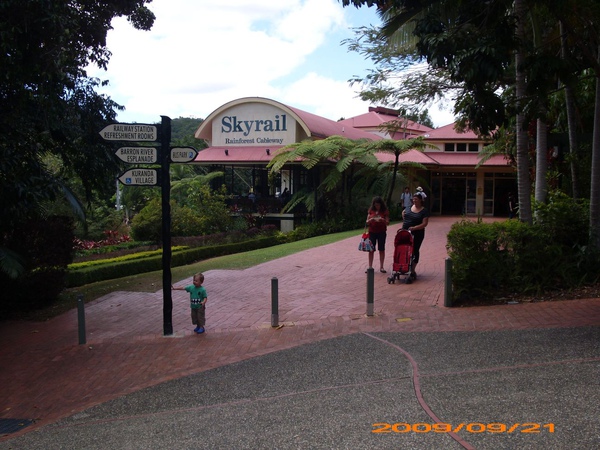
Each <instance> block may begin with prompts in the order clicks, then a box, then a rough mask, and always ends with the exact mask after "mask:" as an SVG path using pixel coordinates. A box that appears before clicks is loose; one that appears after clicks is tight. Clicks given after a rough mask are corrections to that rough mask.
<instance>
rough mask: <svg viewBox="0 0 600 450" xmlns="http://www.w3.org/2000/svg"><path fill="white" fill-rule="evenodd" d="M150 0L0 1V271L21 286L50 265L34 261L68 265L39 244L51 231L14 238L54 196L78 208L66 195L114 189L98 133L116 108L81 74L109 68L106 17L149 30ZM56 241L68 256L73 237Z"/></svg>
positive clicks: (108, 154)
mask: <svg viewBox="0 0 600 450" xmlns="http://www.w3.org/2000/svg"><path fill="white" fill-rule="evenodd" d="M150 1H151V0H104V1H97V0H73V1H68V2H65V1H48V0H3V1H2V2H0V67H1V68H2V70H1V76H0V130H2V132H1V133H0V193H1V195H0V217H2V219H1V221H0V273H4V274H7V275H10V276H11V277H15V276H16V274H19V273H21V279H20V280H17V281H20V282H21V283H24V284H23V286H27V285H28V284H29V283H30V282H32V281H31V280H32V278H31V277H32V276H37V275H36V274H39V273H40V269H39V267H38V266H36V264H38V265H41V266H48V267H50V266H51V264H49V263H47V262H45V261H41V260H39V258H38V259H35V258H33V259H32V258H31V255H33V254H36V255H38V256H39V257H41V256H48V257H49V258H50V259H54V262H55V265H54V266H53V267H55V268H57V269H56V270H64V267H66V263H65V262H64V260H63V259H62V258H59V254H60V252H58V251H57V249H56V248H55V247H51V248H52V250H49V249H48V245H45V246H37V244H36V242H37V241H39V240H41V239H42V238H41V236H45V237H44V239H45V238H52V237H53V236H54V237H56V238H57V237H58V236H59V235H58V234H56V235H53V234H52V233H53V232H55V231H56V230H55V229H53V228H52V227H50V226H48V227H45V228H42V229H40V230H38V231H39V233H38V235H39V236H40V239H38V240H36V241H33V240H31V239H29V238H27V237H22V239H23V240H19V239H17V238H16V237H18V236H19V234H18V233H17V232H18V231H19V230H30V229H31V226H30V224H31V223H41V221H42V220H46V219H49V218H47V217H46V214H45V209H44V207H45V205H48V204H49V203H48V202H49V201H53V200H55V199H56V198H58V197H59V196H61V197H64V198H67V199H69V200H70V201H71V204H72V205H76V204H81V202H80V201H79V199H78V198H76V197H75V196H73V195H65V194H71V193H72V192H73V187H76V188H77V189H78V190H81V191H82V193H80V195H83V197H85V198H86V199H87V200H88V201H89V199H91V198H92V191H94V190H106V189H107V186H109V185H110V184H113V185H114V175H115V173H116V170H117V165H116V163H115V157H114V151H113V149H112V147H111V146H110V145H108V144H107V143H105V142H103V141H102V140H101V138H100V135H99V131H100V130H101V129H102V128H103V127H104V126H105V125H106V124H107V123H110V122H114V120H115V117H116V111H117V110H119V109H120V108H121V107H120V106H119V105H117V104H116V103H114V102H113V101H112V100H111V99H110V98H108V97H106V96H104V95H99V94H98V93H97V92H96V88H97V87H98V86H99V84H100V83H101V81H100V80H97V79H90V78H88V77H87V74H86V71H85V68H86V67H87V66H88V65H90V64H96V65H98V66H99V67H106V65H107V63H108V60H109V58H110V51H109V50H108V48H107V47H106V36H107V33H108V31H109V30H110V29H111V21H112V19H113V18H115V17H119V16H126V17H127V18H128V19H129V21H130V23H131V24H132V26H134V27H135V28H137V29H140V30H149V29H150V28H151V26H152V25H153V23H154V14H153V13H152V12H151V11H150V10H149V9H148V8H147V7H146V6H145V5H146V4H148V3H150ZM49 161H52V164H49ZM61 236H66V237H69V236H71V238H70V239H71V240H70V241H69V240H67V241H64V240H59V239H54V241H53V240H52V239H50V240H49V241H48V242H60V243H61V246H62V247H61V248H64V249H65V250H66V251H68V252H69V253H70V252H71V247H72V245H71V241H72V234H71V233H62V234H61ZM34 249H35V251H34ZM15 255H17V256H15ZM18 256H20V257H21V258H19V257H18ZM19 259H21V261H19ZM61 267H62V268H63V269H61ZM23 269H24V270H25V271H26V272H25V273H23ZM53 270H54V269H53ZM50 278H51V279H53V280H60V279H61V278H60V277H54V278H53V277H50ZM2 284H4V283H2ZM59 284H60V283H59ZM57 290H58V288H57V289H46V290H45V291H44V292H46V293H48V292H52V293H53V294H52V295H55V294H56V292H57ZM52 295H50V297H51V296H52Z"/></svg>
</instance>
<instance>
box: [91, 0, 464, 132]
mask: <svg viewBox="0 0 600 450" xmlns="http://www.w3.org/2000/svg"><path fill="white" fill-rule="evenodd" d="M149 8H150V9H151V10H152V11H153V12H154V14H155V15H156V21H155V23H154V27H153V28H152V30H151V31H150V32H145V31H138V30H135V29H134V28H133V27H132V26H131V25H130V24H129V23H128V22H127V20H125V19H117V20H115V21H114V22H113V26H114V30H112V31H111V32H109V35H108V48H109V50H110V51H111V52H112V57H111V60H110V63H109V66H108V71H106V72H105V71H100V70H98V69H92V68H90V69H89V70H88V74H89V75H90V76H96V77H98V78H101V79H103V80H105V79H106V80H109V82H110V84H109V86H108V87H107V88H106V89H105V90H104V91H103V92H105V93H106V94H108V95H110V96H111V97H112V99H113V100H115V101H116V102H117V103H119V104H121V105H124V106H125V107H126V110H125V111H124V112H122V113H120V114H119V116H118V120H119V121H120V122H139V123H155V122H158V121H159V120H160V116H161V115H166V116H169V117H171V118H172V119H174V118H177V117H197V118H205V117H206V116H208V115H209V114H210V113H211V112H213V111H214V110H215V109H217V108H218V107H219V106H221V105H223V104H224V103H227V102H229V101H231V100H235V99H238V98H242V97H266V98H271V99H273V100H276V101H279V102H281V103H284V104H287V105H290V106H294V107H297V108H300V109H303V110H305V111H308V112H311V113H314V114H318V115H320V116H323V117H326V118H329V119H332V120H338V119H340V118H341V117H345V118H348V117H352V116H356V115H359V114H363V113H366V112H368V107H369V106H370V105H369V104H367V103H365V102H362V101H361V100H359V99H358V98H357V89H358V88H357V87H356V86H353V87H351V86H350V84H349V83H348V80H349V79H350V78H352V77H353V76H354V75H359V76H363V75H365V74H366V73H367V71H368V69H369V68H370V67H372V65H371V63H370V62H369V61H365V60H364V59H363V58H362V57H361V56H360V55H358V54H356V53H350V52H348V50H347V48H346V47H345V46H344V45H342V44H341V41H342V40H343V39H346V38H350V37H352V36H353V35H354V33H353V31H352V28H357V27H360V26H368V25H370V24H375V25H376V24H379V19H378V17H377V15H376V14H375V11H374V9H368V8H364V7H363V8H360V9H356V8H354V7H346V8H342V6H341V3H340V2H339V1H338V0H278V1H273V0H227V1H223V0H200V1H199V0H154V1H153V2H152V3H150V4H149ZM375 106H376V105H375ZM446 108H448V107H446ZM430 115H431V117H432V119H433V121H434V124H435V126H442V125H446V124H448V123H450V122H452V120H453V118H452V114H451V112H450V111H449V110H443V109H442V110H441V111H438V108H437V107H436V106H432V107H431V108H430Z"/></svg>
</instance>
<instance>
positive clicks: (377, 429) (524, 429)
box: [371, 422, 554, 433]
mask: <svg viewBox="0 0 600 450" xmlns="http://www.w3.org/2000/svg"><path fill="white" fill-rule="evenodd" d="M459 431H466V432H468V433H541V432H548V433H554V424H553V423H535V422H524V423H498V422H491V423H479V422H470V423H458V424H450V423H425V422H423V423H412V424H411V423H405V422H397V423H389V422H378V423H374V424H373V430H372V431H371V432H372V433H410V432H413V433H458V432H459Z"/></svg>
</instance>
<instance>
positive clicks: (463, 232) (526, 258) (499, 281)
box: [447, 208, 598, 299]
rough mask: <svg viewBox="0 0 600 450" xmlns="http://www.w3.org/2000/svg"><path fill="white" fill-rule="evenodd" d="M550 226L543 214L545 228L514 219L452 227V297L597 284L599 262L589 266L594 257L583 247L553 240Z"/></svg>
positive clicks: (450, 237) (473, 296)
mask: <svg viewBox="0 0 600 450" xmlns="http://www.w3.org/2000/svg"><path fill="white" fill-rule="evenodd" d="M547 211H548V212H549V211H551V209H550V208H549V209H547ZM551 223H554V222H552V221H551V214H548V215H545V216H544V223H543V224H539V223H536V224H533V225H527V224H525V223H522V222H519V221H517V220H508V221H504V222H495V223H491V224H490V223H480V222H474V221H470V220H466V219H465V220H462V221H461V222H458V223H455V224H454V225H453V226H452V227H451V229H450V232H449V233H448V243H447V247H448V254H449V256H450V258H451V259H452V273H451V276H452V284H453V297H454V298H455V299H461V298H465V297H470V298H481V297H485V296H491V297H494V296H498V295H504V294H507V293H515V292H516V293H536V294H539V293H542V292H544V291H547V290H549V289H555V288H568V287H574V286H578V285H580V284H581V283H583V282H586V281H595V279H596V278H597V276H598V264H597V263H596V264H593V263H590V262H591V261H592V260H593V256H591V255H589V254H587V253H586V251H584V249H585V247H578V246H573V245H572V243H571V242H570V241H569V240H568V239H557V238H556V236H555V235H554V234H552V233H554V230H555V229H554V227H553V226H551V225H550V224H551ZM590 256H591V257H590Z"/></svg>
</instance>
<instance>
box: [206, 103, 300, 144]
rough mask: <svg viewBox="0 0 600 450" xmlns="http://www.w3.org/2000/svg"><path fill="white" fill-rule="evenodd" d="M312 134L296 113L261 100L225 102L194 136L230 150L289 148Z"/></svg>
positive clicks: (279, 104)
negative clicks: (262, 147)
mask: <svg viewBox="0 0 600 450" xmlns="http://www.w3.org/2000/svg"><path fill="white" fill-rule="evenodd" d="M298 134H300V135H301V136H299V135H298ZM310 135H311V133H310V130H309V129H308V126H307V125H306V124H305V123H304V122H303V121H302V119H301V118H300V117H299V116H298V115H297V114H296V113H295V112H294V111H292V110H291V109H290V108H288V107H287V106H285V105H283V104H281V103H278V102H276V101H273V100H270V99H266V98H260V97H248V98H241V99H237V100H234V101H232V102H229V103H226V104H225V105H223V106H221V107H220V108H218V109H217V110H215V111H214V112H212V113H211V114H210V115H209V116H208V117H207V118H206V120H205V121H204V122H203V123H202V124H201V125H200V127H199V128H198V131H197V132H196V134H195V136H196V138H199V139H205V140H207V141H209V144H210V145H211V146H229V147H234V146H245V147H248V146H254V145H256V146H264V145H288V144H293V143H295V142H298V140H300V139H304V138H306V137H308V136H310Z"/></svg>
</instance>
